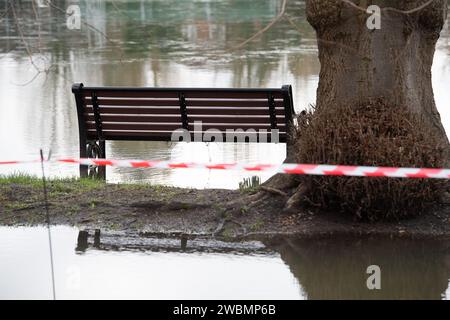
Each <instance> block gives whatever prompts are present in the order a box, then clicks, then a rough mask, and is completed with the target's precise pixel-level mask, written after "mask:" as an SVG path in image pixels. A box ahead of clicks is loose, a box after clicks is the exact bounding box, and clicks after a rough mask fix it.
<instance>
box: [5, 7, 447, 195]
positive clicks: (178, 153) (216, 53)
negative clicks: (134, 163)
mask: <svg viewBox="0 0 450 320" xmlns="http://www.w3.org/2000/svg"><path fill="white" fill-rule="evenodd" d="M11 2H13V3H14V6H15V10H16V12H17V15H18V17H19V19H18V23H19V25H20V27H21V30H22V33H23V34H24V35H25V38H24V39H21V37H20V33H19V32H18V28H17V24H16V22H15V21H14V19H13V16H12V15H11V12H10V11H11V10H9V12H7V13H6V15H5V16H3V13H4V12H5V10H6V3H7V1H6V0H0V17H1V18H0V25H1V26H2V28H0V97H2V98H1V99H2V100H1V101H2V103H1V104H0V158H1V159H23V158H25V159H28V158H35V157H36V156H37V155H38V151H39V148H41V147H42V148H44V149H49V148H51V149H52V151H53V155H54V156H55V157H60V156H64V157H76V156H78V137H77V132H78V129H77V121H76V112H75V103H74V99H73V97H72V94H71V93H70V87H71V84H72V83H74V82H84V83H85V84H87V85H115V86H121V85H122V86H174V87H177V86H187V87H189V86H203V87H280V86H281V85H282V84H292V85H293V87H294V90H295V91H294V104H295V106H296V109H297V110H301V109H303V108H304V107H306V106H307V105H308V104H310V103H313V102H314V101H315V95H316V87H317V82H318V74H319V68H320V66H319V62H318V59H317V52H316V45H315V35H314V32H313V30H312V28H310V26H309V25H308V23H307V21H306V19H305V16H304V1H290V2H289V7H288V12H289V15H290V16H291V17H292V19H293V20H294V21H295V23H296V24H297V25H298V27H299V30H300V33H299V32H298V31H297V30H295V29H293V28H292V26H291V25H290V24H289V23H288V22H286V21H281V22H280V23H278V24H277V25H276V26H275V27H273V28H272V29H270V31H269V32H267V33H265V34H264V35H262V36H261V37H260V38H259V39H257V40H256V41H254V42H251V43H250V44H249V45H248V46H246V47H245V49H243V50H238V51H226V49H229V48H231V47H233V46H235V45H237V44H239V43H240V42H241V41H242V40H244V39H247V38H248V37H249V36H251V35H252V34H253V33H254V32H256V31H257V30H259V29H260V28H261V26H264V25H265V24H267V23H268V22H269V21H270V20H271V19H272V17H273V16H274V15H275V14H276V13H277V12H278V10H279V6H280V3H281V2H280V1H278V0H259V1H247V0H214V1H212V0H211V1H208V0H206V1H194V0H191V1H189V0H186V1H177V0H168V1H157V0H149V1H142V0H141V1H140V0H127V1H120V2H117V1H107V0H95V1H86V0H82V1H80V2H79V3H80V6H81V14H82V18H83V21H84V22H85V24H82V28H81V30H68V29H67V28H66V26H65V15H64V14H63V13H62V12H61V11H59V10H58V9H57V8H55V7H49V8H39V9H38V17H37V18H36V16H35V13H34V11H33V8H32V2H31V1H23V0H20V1H9V3H11ZM52 3H53V4H54V5H55V6H56V7H58V8H66V7H67V5H68V4H69V3H71V1H64V0H54V1H52ZM1 11H3V13H2V12H1ZM39 31H40V32H39ZM24 40H25V41H24ZM449 44H450V32H449V31H448V29H447V30H445V31H444V32H443V38H442V39H441V40H440V42H439V46H438V50H437V52H436V58H435V64H434V66H433V83H434V87H435V95H436V101H437V105H438V109H439V111H440V112H441V115H442V121H443V123H444V126H445V128H446V130H447V131H448V132H450V112H449V111H448V110H449V109H448V108H447V103H448V101H449V99H450V96H449V91H448V90H447V84H448V82H449V81H450V68H449V66H450V55H449V53H450V46H449ZM26 45H28V50H29V51H30V52H31V58H32V59H33V61H34V62H35V64H36V65H37V66H38V68H40V69H41V70H45V71H47V70H48V73H46V72H43V73H40V74H38V75H37V74H36V69H35V68H33V67H32V65H31V64H30V57H29V56H28V54H27V49H26ZM36 76H37V77H36ZM35 77H36V78H35ZM34 78H35V79H34ZM31 79H34V81H32V82H31V83H29V84H27V85H25V86H23V84H26V83H28V82H29V81H30V80H31ZM230 154H231V155H232V156H230ZM284 154H285V150H284V146H280V145H255V146H249V147H245V148H243V147H242V146H235V145H223V146H219V145H216V146H209V147H207V146H205V145H203V146H202V147H199V146H197V145H195V144H190V145H179V144H173V145H167V144H160V143H128V144H124V143H120V142H108V143H107V155H108V156H109V157H114V158H128V159H130V158H164V159H168V158H174V157H175V158H176V159H177V160H188V159H190V158H195V157H199V158H202V159H206V160H208V159H209V158H213V159H219V160H220V159H222V158H228V159H229V160H231V161H237V160H247V161H265V162H272V163H280V162H281V161H283V159H284ZM267 155H270V159H267ZM17 170H20V171H26V172H29V173H32V174H39V167H38V166H36V167H33V166H31V167H30V166H18V167H9V168H0V173H5V172H12V171H17ZM49 171H50V173H51V175H52V176H74V175H77V174H78V170H77V168H76V167H70V166H69V167H68V166H60V165H54V166H51V167H50V170H49ZM107 176H108V178H109V179H110V181H114V182H122V181H147V182H154V183H162V184H172V185H177V186H191V187H198V188H201V187H212V186H213V187H226V188H236V187H237V186H238V183H239V181H241V180H242V178H244V177H246V175H242V174H235V175H234V174H233V175H232V176H228V175H222V174H221V173H217V174H216V173H214V172H208V171H200V172H195V173H194V174H186V175H181V174H180V172H177V171H170V172H160V171H152V170H141V171H136V172H134V171H133V173H131V172H130V171H128V170H119V169H117V170H116V169H114V170H109V172H108V175H107ZM267 177H268V176H261V178H262V179H263V180H264V179H266V178H267Z"/></svg>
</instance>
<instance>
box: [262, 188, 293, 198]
mask: <svg viewBox="0 0 450 320" xmlns="http://www.w3.org/2000/svg"><path fill="white" fill-rule="evenodd" d="M261 190H262V191H266V192H268V193H271V194H274V195H277V196H282V197H289V195H288V194H287V193H286V192H284V191H281V190H280V189H276V188H271V187H266V186H261Z"/></svg>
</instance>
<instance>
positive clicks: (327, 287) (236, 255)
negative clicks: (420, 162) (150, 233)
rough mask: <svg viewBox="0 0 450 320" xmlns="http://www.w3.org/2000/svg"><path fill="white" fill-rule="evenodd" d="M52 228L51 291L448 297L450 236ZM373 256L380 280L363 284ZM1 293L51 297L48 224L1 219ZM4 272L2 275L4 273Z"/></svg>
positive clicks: (66, 294)
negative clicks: (218, 234) (273, 236)
mask: <svg viewBox="0 0 450 320" xmlns="http://www.w3.org/2000/svg"><path fill="white" fill-rule="evenodd" d="M78 235H79V231H78V230H77V229H76V228H69V227H56V228H53V229H52V236H53V244H54V247H53V252H54V257H55V260H54V265H55V282H56V297H57V299H100V298H101V299H119V298H120V299H237V300H239V299H448V298H449V297H450V289H448V284H449V278H450V243H448V242H447V243H444V242H436V241H423V240H422V241H407V240H398V239H396V240H393V239H392V240H381V239H368V240H362V239H355V238H343V239H333V240H315V241H311V240H308V241H307V240H302V241H301V240H295V239H290V238H286V239H280V240H277V241H276V242H274V241H271V242H268V243H262V242H259V241H251V242H240V243H229V242H221V241H217V240H214V239H208V238H190V239H188V240H184V241H183V240H182V237H164V238H156V237H143V236H139V235H124V234H120V233H105V234H102V235H101V237H100V241H99V242H96V241H95V240H94V232H93V231H92V232H90V237H89V238H88V242H87V243H83V242H81V243H80V242H77V239H78ZM370 265H378V266H379V267H380V269H381V290H369V289H368V288H367V285H366V282H367V278H368V277H369V274H367V273H366V271H367V268H368V267H369V266H370ZM0 274H2V275H3V276H2V277H0V299H14V298H19V299H25V298H26V299H49V298H51V297H52V285H51V273H50V260H49V249H48V238H47V229H46V228H45V227H34V228H29V227H20V228H7V227H0ZM6 275H7V276H6Z"/></svg>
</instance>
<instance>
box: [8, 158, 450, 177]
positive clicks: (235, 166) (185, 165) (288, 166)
mask: <svg viewBox="0 0 450 320" xmlns="http://www.w3.org/2000/svg"><path fill="white" fill-rule="evenodd" d="M37 162H40V160H30V161H0V165H14V164H25V163H37ZM46 162H52V163H65V164H80V165H88V166H111V167H128V168H158V169H210V170H243V171H249V172H262V171H274V172H278V173H286V174H297V175H319V176H351V177H389V178H411V179H412V178H422V179H423V178H426V179H450V169H434V168H395V167H368V166H342V165H314V164H295V163H284V164H281V165H279V164H278V165H277V164H254V165H252V164H243V163H193V162H174V161H158V160H150V161H146V160H111V159H87V158H81V159H56V160H51V161H46Z"/></svg>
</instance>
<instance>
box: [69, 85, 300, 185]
mask: <svg viewBox="0 0 450 320" xmlns="http://www.w3.org/2000/svg"><path fill="white" fill-rule="evenodd" d="M72 92H73V93H74V95H75V100H76V105H77V114H78V127H79V138H80V157H82V158H105V156H106V153H105V141H106V140H129V141H171V140H172V139H173V133H174V131H175V130H177V129H178V131H179V129H182V131H183V130H184V132H185V133H187V134H188V135H189V136H190V137H191V138H193V139H194V138H196V139H195V141H197V140H198V137H199V136H200V137H201V139H202V141H204V142H209V140H210V139H211V135H212V136H215V137H217V135H218V134H219V135H220V134H221V135H223V139H222V141H223V142H236V141H239V138H240V137H241V138H242V139H241V140H240V141H242V142H252V141H255V140H252V139H250V138H253V137H254V136H253V135H252V134H249V132H250V131H252V129H253V130H255V131H257V132H258V134H257V137H256V141H255V142H272V143H274V142H275V143H276V142H282V143H283V142H287V140H288V138H289V133H290V127H291V125H292V122H293V115H294V106H293V99H292V88H291V86H289V85H285V86H283V87H281V88H280V89H273V88H269V89H215V88H128V87H85V86H83V84H82V83H77V84H74V85H73V86H72ZM199 121H201V132H197V131H198V130H199V129H198V123H199ZM196 124H197V125H196ZM249 129H250V130H249ZM196 130H197V131H196ZM227 130H228V131H227ZM229 130H237V132H234V137H236V139H233V140H232V141H230V139H228V140H227V139H226V138H227V136H226V133H227V132H229ZM211 132H212V133H213V134H211ZM273 133H277V134H276V135H275V136H276V139H274V135H273ZM228 138H229V137H228ZM250 140H251V141H250ZM275 140H276V141H275ZM91 169H92V168H91ZM88 171H89V169H88V168H86V167H83V166H82V167H80V174H81V176H82V177H84V176H87V175H89V173H88ZM96 171H97V172H96V174H97V175H100V176H101V177H103V178H105V170H104V168H97V169H96Z"/></svg>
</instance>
